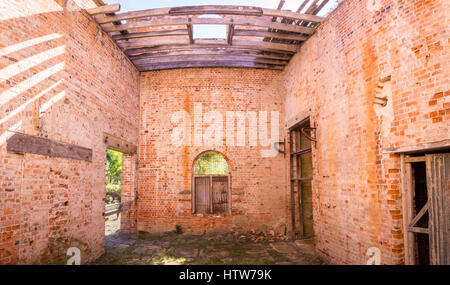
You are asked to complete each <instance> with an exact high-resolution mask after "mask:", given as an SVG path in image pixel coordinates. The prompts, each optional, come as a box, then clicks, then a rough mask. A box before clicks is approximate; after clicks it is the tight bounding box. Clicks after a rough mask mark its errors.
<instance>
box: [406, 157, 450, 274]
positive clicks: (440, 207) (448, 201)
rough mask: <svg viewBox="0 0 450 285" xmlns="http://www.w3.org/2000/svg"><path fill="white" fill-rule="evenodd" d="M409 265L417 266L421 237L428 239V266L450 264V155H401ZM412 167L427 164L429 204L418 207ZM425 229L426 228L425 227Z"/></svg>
mask: <svg viewBox="0 0 450 285" xmlns="http://www.w3.org/2000/svg"><path fill="white" fill-rule="evenodd" d="M401 159H402V183H403V209H404V227H405V249H406V251H405V252H406V263H407V264H410V265H414V264H417V263H418V256H417V255H418V248H417V246H418V245H417V243H416V241H417V239H418V236H417V235H418V234H426V235H428V241H429V263H430V264H432V265H443V264H447V265H449V264H450V210H448V209H449V207H450V190H449V188H450V154H429V155H425V156H415V157H412V156H408V155H402V158H401ZM413 163H422V164H423V163H425V169H426V188H427V197H428V198H427V202H426V203H425V204H424V205H423V206H422V208H420V209H418V208H417V207H416V204H417V201H415V199H417V197H416V194H417V193H416V187H417V186H416V185H415V180H414V173H413V165H412V164H413ZM423 225H425V226H423Z"/></svg>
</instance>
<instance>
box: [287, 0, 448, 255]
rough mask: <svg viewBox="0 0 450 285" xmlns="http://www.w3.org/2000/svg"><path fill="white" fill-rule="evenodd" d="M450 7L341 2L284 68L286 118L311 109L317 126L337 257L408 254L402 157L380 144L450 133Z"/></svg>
mask: <svg viewBox="0 0 450 285" xmlns="http://www.w3.org/2000/svg"><path fill="white" fill-rule="evenodd" d="M372 3H375V5H372ZM449 12H450V11H449V6H448V2H447V1H444V0H440V1H439V0H438V1H358V0H347V1H344V3H343V4H342V5H341V6H340V7H338V8H337V10H335V11H334V12H333V13H332V14H331V15H330V17H329V19H327V20H326V21H325V23H323V24H322V25H321V27H319V29H318V31H317V33H316V34H315V35H314V36H313V37H312V38H311V39H309V40H308V41H307V42H306V43H305V45H304V46H303V47H302V48H301V50H300V51H299V52H298V54H297V55H296V56H295V57H294V58H293V59H292V60H291V62H290V64H289V65H288V66H287V68H286V69H285V70H284V71H283V74H282V75H281V77H282V81H283V85H284V88H285V90H286V97H285V104H284V105H285V110H286V111H285V112H286V113H285V118H286V122H287V123H292V122H295V121H296V120H300V119H302V116H304V115H302V114H307V113H308V112H309V113H310V114H311V118H312V123H313V124H315V126H317V139H318V144H317V146H316V147H315V148H314V149H313V161H314V178H315V180H314V183H313V185H314V186H313V198H314V226H315V232H316V245H317V249H318V250H319V251H320V252H321V253H322V254H323V255H324V256H325V257H327V259H329V260H330V261H331V262H335V263H347V264H365V263H366V261H367V259H368V257H367V256H366V252H367V249H368V248H370V247H378V248H379V249H380V250H381V262H382V263H385V264H400V263H403V262H404V249H403V232H402V208H401V190H400V184H399V183H400V173H399V167H400V165H399V157H398V156H397V155H392V154H385V153H383V150H385V149H386V148H390V147H399V146H414V145H416V144H419V143H425V142H437V141H442V140H444V139H449V137H450V136H449V131H448V130H449V118H450V109H449V107H450V105H449V94H450V91H449V88H448V87H449V80H450V79H449V78H450V77H449V73H450V70H449V62H450V57H449V52H448V47H449V41H448V23H449V22H448V14H449ZM388 76H391V83H390V84H391V85H392V94H391V95H389V93H390V92H389V91H386V92H385V91H382V92H383V93H382V94H388V95H389V96H388V97H389V102H388V105H387V106H386V107H384V108H381V107H380V105H377V104H374V97H375V96H378V95H377V90H378V89H379V88H377V86H378V85H379V84H380V81H383V80H382V79H384V78H386V77H388ZM386 88H387V87H386ZM309 108H311V111H308V109H309ZM296 117H297V118H296Z"/></svg>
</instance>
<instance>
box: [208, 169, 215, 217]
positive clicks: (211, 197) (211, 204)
mask: <svg viewBox="0 0 450 285" xmlns="http://www.w3.org/2000/svg"><path fill="white" fill-rule="evenodd" d="M212 188H213V185H212V176H209V190H210V192H209V193H210V196H209V197H210V199H209V203H210V204H209V205H210V213H211V214H214V205H213V204H214V202H213V201H214V196H213V189H212Z"/></svg>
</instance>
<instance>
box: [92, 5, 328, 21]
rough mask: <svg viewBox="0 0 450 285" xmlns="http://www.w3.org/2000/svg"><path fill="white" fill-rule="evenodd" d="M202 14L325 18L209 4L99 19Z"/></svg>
mask: <svg viewBox="0 0 450 285" xmlns="http://www.w3.org/2000/svg"><path fill="white" fill-rule="evenodd" d="M201 14H220V15H247V16H273V17H284V18H288V19H293V20H296V21H308V22H315V23H321V22H323V20H324V18H322V17H318V16H315V15H307V14H301V13H296V12H291V11H289V10H275V9H266V8H259V7H250V6H229V5H207V6H190V7H175V8H159V9H148V10H141V11H134V12H126V13H121V14H117V15H114V16H106V17H101V18H99V19H98V23H99V24H105V23H111V22H117V21H121V20H130V19H137V18H147V17H156V16H170V15H172V16H181V15H201Z"/></svg>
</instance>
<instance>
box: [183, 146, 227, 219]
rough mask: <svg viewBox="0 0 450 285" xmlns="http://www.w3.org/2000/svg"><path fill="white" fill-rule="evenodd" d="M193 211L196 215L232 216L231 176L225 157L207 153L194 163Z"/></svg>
mask: <svg viewBox="0 0 450 285" xmlns="http://www.w3.org/2000/svg"><path fill="white" fill-rule="evenodd" d="M192 181H193V182H192V183H193V195H192V211H193V213H195V214H214V215H227V214H231V191H230V184H231V176H230V173H229V167H228V162H227V161H226V159H225V158H224V156H223V155H221V154H219V153H216V152H206V153H203V154H202V155H200V156H199V157H198V158H197V159H196V161H195V163H194V175H193V179H192Z"/></svg>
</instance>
